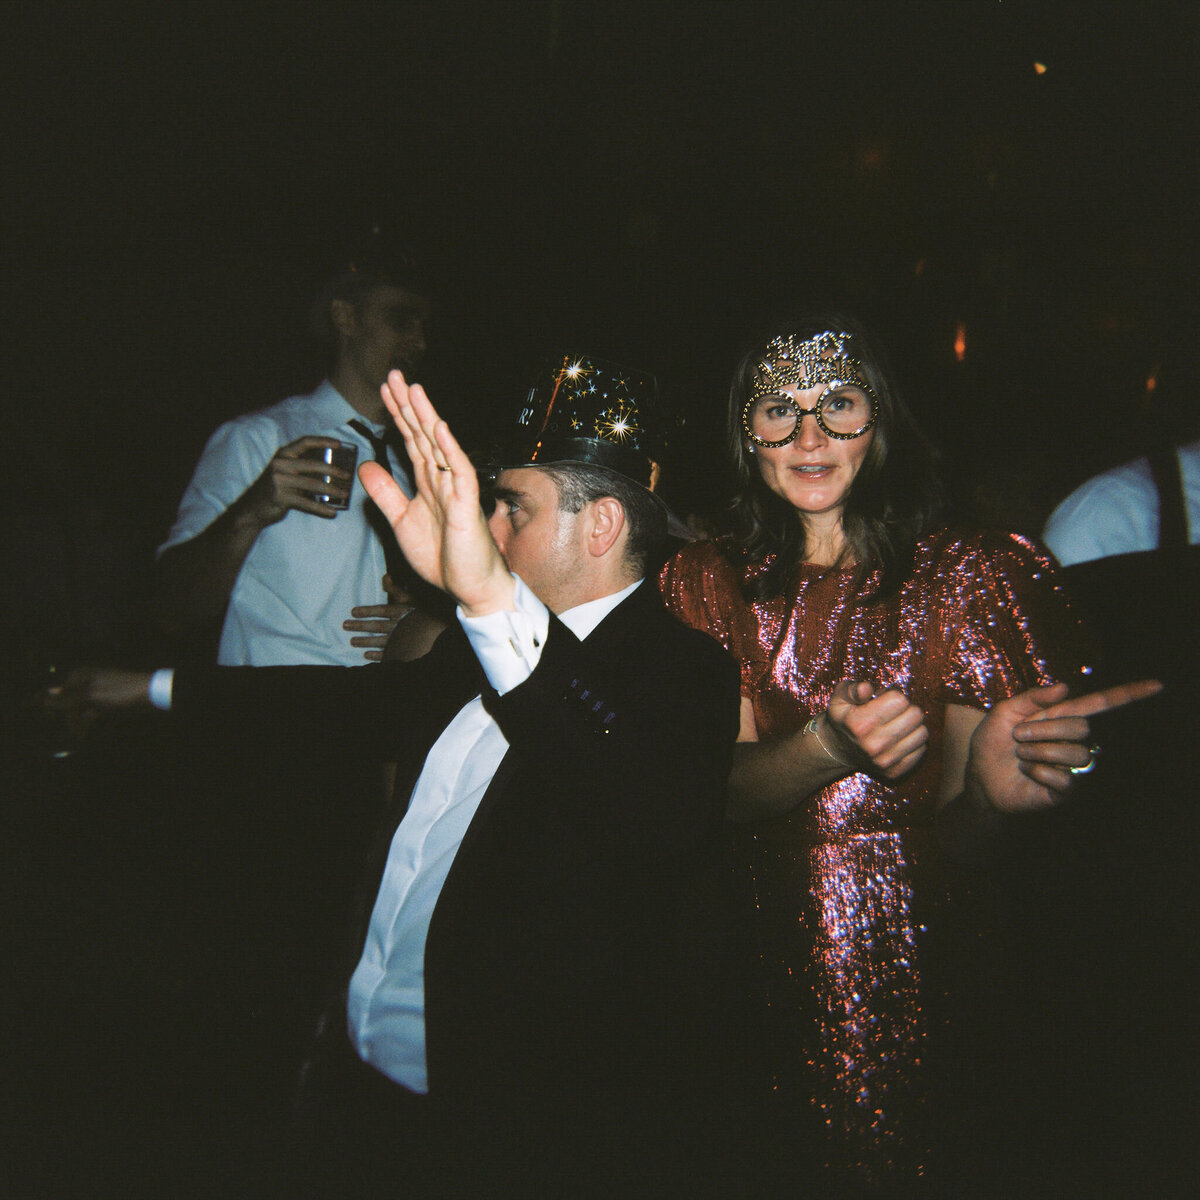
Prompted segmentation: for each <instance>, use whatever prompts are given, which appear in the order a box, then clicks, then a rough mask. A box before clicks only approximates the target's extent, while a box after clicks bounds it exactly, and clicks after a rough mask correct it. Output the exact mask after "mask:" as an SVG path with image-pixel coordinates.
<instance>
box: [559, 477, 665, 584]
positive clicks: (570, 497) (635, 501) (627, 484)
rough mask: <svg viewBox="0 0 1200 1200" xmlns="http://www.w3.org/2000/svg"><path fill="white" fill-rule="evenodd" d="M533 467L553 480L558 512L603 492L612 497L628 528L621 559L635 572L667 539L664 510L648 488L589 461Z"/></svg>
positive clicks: (579, 506)
mask: <svg viewBox="0 0 1200 1200" xmlns="http://www.w3.org/2000/svg"><path fill="white" fill-rule="evenodd" d="M537 469H538V470H539V471H544V472H545V473H546V474H547V475H549V476H550V478H551V479H552V480H553V481H554V486H555V488H556V489H557V491H558V507H559V511H560V512H570V513H577V512H582V510H583V507H584V505H586V504H590V503H591V502H592V501H593V500H602V499H603V498H604V497H605V496H611V497H612V498H613V499H614V500H616V501H617V502H618V503H619V504H620V505H621V507H622V508H623V509H624V510H625V524H626V526H627V527H628V529H629V538H628V540H627V541H626V543H625V561H626V563H627V564H628V565H629V567H630V568H631V569H633V570H636V572H637V574H638V575H639V576H640V575H644V574H646V571H647V569H648V568H649V567H650V565H651V564H652V563H653V561H654V560H655V559H656V557H658V556H660V555H661V554H662V551H663V548H664V547H665V545H666V541H667V510H666V508H665V507H664V506H663V505H662V503H661V502H660V501H659V500H658V499H656V498H655V496H654V495H653V494H652V493H651V492H649V491H647V490H646V489H645V488H644V487H642V486H641V484H638V483H634V482H633V480H632V479H627V478H626V477H625V476H624V475H619V474H618V473H617V472H616V471H609V470H608V469H606V468H605V467H596V466H592V465H591V464H590V463H574V462H563V463H547V464H542V463H538V464H537Z"/></svg>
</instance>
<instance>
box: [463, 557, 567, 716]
mask: <svg viewBox="0 0 1200 1200" xmlns="http://www.w3.org/2000/svg"><path fill="white" fill-rule="evenodd" d="M513 580H514V581H515V583H516V590H515V591H514V593H513V604H514V605H515V610H506V611H504V612H494V613H489V614H488V615H487V616H486V617H465V616H463V612H462V609H461V608H460V609H458V610H457V615H458V622H459V624H460V625H461V626H462V627H463V632H464V633H466V635H467V640H468V641H469V642H470V643H471V649H472V650H474V651H475V657H476V658H478V659H479V664H480V666H482V667H483V673H484V674H485V675H486V676H487V677H488V682H489V683H490V684H491V685H492V687H494V688H495V689H496V691H497V692H498V693H499V694H500V695H501V696H503V695H504V693H505V692H510V691H512V689H513V688H515V687H516V686H517V685H518V684H521V683H524V682H525V680H526V679H528V678H529V676H530V675H532V674H533V669H534V667H536V666H537V665H538V663H539V662H540V661H541V657H542V647H543V646H544V645H545V644H546V634H547V633H548V631H549V629H550V610H549V609H548V608H547V607H546V606H545V605H544V604H543V603H542V602H541V601H540V600H539V599H538V598H537V597H536V596H535V595H534V594H533V593H532V592H531V591H530V590H529V589H528V588H527V587H526V586H525V584H524V583H522V582H521V580H520V578H519V577H518V576H516V575H514V576H513Z"/></svg>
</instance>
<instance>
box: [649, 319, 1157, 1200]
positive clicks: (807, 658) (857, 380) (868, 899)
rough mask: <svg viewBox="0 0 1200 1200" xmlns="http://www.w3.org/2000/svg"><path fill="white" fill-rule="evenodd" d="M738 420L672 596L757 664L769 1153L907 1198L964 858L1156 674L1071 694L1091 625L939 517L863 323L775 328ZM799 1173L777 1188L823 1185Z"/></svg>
mask: <svg viewBox="0 0 1200 1200" xmlns="http://www.w3.org/2000/svg"><path fill="white" fill-rule="evenodd" d="M729 426H730V440H729V448H730V452H731V454H732V457H733V463H734V467H735V470H736V474H737V479H738V484H739V490H738V493H737V497H736V501H735V505H734V510H733V513H734V521H735V532H734V534H733V536H732V537H729V538H723V539H718V540H717V541H715V542H702V543H694V544H692V545H690V546H687V547H686V548H685V549H684V550H683V551H681V552H680V553H679V555H678V556H677V557H676V558H674V559H673V560H672V561H671V562H670V563H668V564H667V566H666V567H665V568H664V570H663V574H662V580H661V584H662V590H663V594H664V596H665V598H666V601H667V604H668V606H669V607H671V608H672V609H673V610H674V611H675V612H676V614H677V615H678V616H679V617H680V618H681V619H683V620H684V621H685V622H687V623H688V624H691V625H694V626H696V627H698V628H701V629H704V630H706V631H708V632H709V633H711V634H712V635H713V636H714V637H716V638H717V639H718V640H720V641H721V642H722V643H723V644H724V645H725V646H726V647H727V648H728V649H729V650H730V651H731V652H732V653H733V654H734V656H735V657H736V658H737V659H738V660H739V661H740V663H741V668H742V723H741V732H740V735H739V746H738V754H737V757H736V759H735V768H734V773H733V776H732V778H731V783H730V796H731V799H730V816H731V818H733V820H734V821H736V822H740V823H741V824H739V825H738V826H736V827H735V828H736V833H737V841H736V853H737V858H738V861H739V865H740V867H741V868H742V869H743V870H744V871H745V872H746V875H747V877H748V880H749V882H750V884H751V885H752V887H753V897H754V907H755V910H756V918H755V919H756V939H757V951H758V955H759V958H760V960H761V967H762V981H761V982H762V991H763V994H764V997H765V999H766V1001H767V1008H766V1013H767V1015H768V1029H769V1050H768V1054H769V1058H770V1066H769V1071H770V1082H769V1088H770V1092H771V1098H772V1105H771V1108H772V1111H773V1113H774V1117H775V1119H776V1120H780V1121H781V1124H782V1126H783V1130H782V1133H781V1135H780V1137H779V1139H778V1140H777V1141H776V1142H775V1143H774V1144H773V1146H772V1153H773V1154H775V1155H776V1156H778V1157H780V1161H781V1163H787V1162H788V1161H789V1160H788V1155H789V1153H794V1154H795V1155H796V1160H795V1161H796V1163H799V1162H800V1161H803V1160H804V1155H805V1154H811V1155H812V1156H813V1157H814V1159H815V1165H816V1166H817V1167H818V1168H820V1170H821V1177H823V1178H824V1181H825V1184H826V1186H827V1187H829V1189H830V1190H831V1191H834V1192H837V1193H838V1194H844V1195H848V1196H864V1195H874V1194H884V1195H892V1194H904V1193H906V1191H907V1189H908V1187H909V1186H910V1185H911V1186H914V1187H915V1186H916V1184H917V1181H918V1180H920V1179H921V1177H922V1176H924V1175H925V1174H926V1172H927V1170H928V1167H929V1150H930V1146H931V1144H932V1141H933V1140H934V1139H933V1138H932V1137H931V1134H930V1126H931V1125H932V1124H934V1123H935V1122H933V1121H931V1120H930V1117H931V1115H932V1113H933V1112H934V1111H936V1108H935V1106H934V1105H933V1104H932V1102H931V1076H932V1075H934V1074H936V1071H934V1070H933V1064H932V1063H931V1058H933V1057H935V1056H936V1055H935V1052H936V1050H937V1048H938V1046H939V1044H940V1043H939V1041H938V1038H937V1036H936V1035H937V1034H938V1032H939V1031H940V1030H941V1029H942V1025H943V1023H944V1009H943V1006H942V1004H941V1000H942V999H943V998H944V993H945V990H946V988H947V984H948V980H947V978H946V976H947V975H948V974H950V975H952V974H953V973H954V963H955V955H954V953H953V952H951V953H950V954H949V955H947V954H946V952H945V946H944V944H943V940H942V939H941V936H940V933H939V925H940V924H944V923H945V922H944V920H943V918H944V917H945V915H946V911H945V910H946V905H945V904H944V899H945V896H946V879H945V872H944V869H943V868H944V864H945V863H946V861H947V850H950V851H953V852H955V853H956V854H957V855H958V857H963V856H966V857H970V856H971V855H973V854H975V853H977V852H979V851H981V850H986V848H987V846H988V845H989V843H990V842H991V841H992V840H993V839H994V837H995V835H996V833H997V830H998V828H999V826H1000V825H1001V824H1002V822H1003V820H1004V817H1003V814H1004V813H1008V812H1016V811H1023V810H1031V809H1036V808H1040V807H1045V806H1048V805H1051V804H1053V803H1054V802H1055V801H1056V800H1057V798H1058V797H1060V796H1061V795H1062V794H1063V793H1064V792H1065V790H1066V789H1067V788H1068V786H1069V785H1070V783H1071V782H1072V769H1075V770H1076V771H1077V770H1078V769H1079V768H1081V767H1083V768H1085V769H1086V768H1087V766H1088V764H1089V761H1090V759H1089V750H1088V747H1087V723H1086V717H1087V716H1088V715H1091V714H1093V713H1097V712H1100V711H1103V710H1105V709H1106V708H1108V707H1112V706H1115V705H1116V704H1118V703H1124V702H1126V701H1127V700H1129V699H1133V698H1136V697H1137V696H1139V695H1141V694H1149V692H1150V690H1152V686H1153V685H1144V686H1142V685H1129V686H1128V687H1127V688H1124V689H1112V690H1110V691H1109V692H1105V693H1095V694H1093V695H1091V696H1084V697H1079V698H1077V699H1072V700H1067V699H1066V697H1067V694H1068V687H1067V684H1068V683H1075V682H1077V681H1078V678H1079V671H1080V663H1079V661H1078V658H1077V657H1074V651H1073V649H1072V647H1074V646H1075V645H1076V644H1077V641H1078V639H1077V630H1076V626H1075V621H1074V618H1073V616H1072V614H1071V612H1070V610H1069V607H1068V605H1067V604H1066V602H1065V599H1064V597H1063V595H1062V593H1061V591H1060V589H1059V586H1058V584H1057V583H1056V581H1055V577H1054V573H1053V567H1052V562H1051V560H1050V559H1049V558H1048V556H1047V555H1046V554H1045V552H1044V551H1043V550H1042V549H1041V548H1040V547H1039V546H1037V545H1036V544H1034V543H1032V542H1030V541H1029V540H1027V539H1025V538H1022V537H1017V536H1006V535H1000V534H964V533H961V532H956V531H953V530H949V529H944V528H939V527H938V526H937V525H936V523H935V512H936V487H935V484H934V473H933V469H932V463H931V457H930V453H929V450H928V448H927V444H926V442H925V440H924V438H923V437H922V436H921V434H920V432H919V431H918V430H917V428H916V427H915V425H914V423H913V421H912V418H911V417H910V415H909V414H908V411H907V409H906V408H905V407H904V405H903V403H902V401H901V400H900V398H899V396H898V395H897V392H896V389H895V387H894V386H893V385H892V383H891V381H890V380H889V378H888V376H887V374H886V373H885V370H884V368H883V367H882V365H881V362H880V359H879V357H878V356H877V354H876V353H875V352H874V350H873V349H872V347H871V346H870V343H869V341H868V339H867V336H866V334H865V333H864V331H863V330H862V329H861V327H860V326H859V325H858V324H857V323H855V322H853V321H851V320H849V319H847V318H845V317H842V316H838V315H834V314H823V315H817V316H816V317H814V318H813V319H810V320H807V321H803V322H799V323H796V324H792V325H790V326H788V327H786V328H785V329H783V330H782V331H781V332H780V333H779V334H778V335H777V336H774V337H771V338H769V339H764V341H763V342H762V343H761V344H760V345H759V346H758V348H757V349H756V351H755V352H754V353H752V354H750V355H747V356H746V358H745V359H744V360H743V361H742V363H741V365H740V367H739V369H738V371H737V373H736V375H735V378H734V382H733V387H732V392H731V401H730V419H729ZM1056 681H1057V682H1056ZM957 903H958V901H957V899H956V904H957ZM963 912H964V910H963V909H961V908H959V909H955V910H954V912H953V913H952V914H951V916H952V917H953V918H954V919H956V920H959V921H960V922H961V920H962V917H963ZM950 940H951V941H953V938H951V939H950ZM931 1034H933V1035H935V1036H933V1037H931ZM814 1146H815V1147H816V1149H815V1150H814V1149H813V1147H814ZM788 1170H790V1166H789V1167H787V1168H786V1169H784V1170H782V1171H781V1172H780V1174H781V1175H782V1176H783V1178H784V1180H785V1181H786V1182H785V1187H784V1188H781V1189H780V1190H781V1194H782V1193H783V1192H784V1191H786V1192H787V1194H805V1193H804V1189H805V1187H806V1186H807V1187H810V1188H811V1186H812V1184H813V1180H812V1179H807V1180H804V1179H798V1178H794V1177H793V1178H790V1179H789V1178H788V1175H787V1171H788ZM768 1174H769V1172H768ZM790 1185H794V1186H790ZM760 1186H762V1187H764V1188H765V1185H760ZM759 1194H765V1193H764V1192H762V1191H760V1192H759ZM807 1194H809V1195H812V1194H814V1192H812V1191H811V1190H810V1191H808V1192H807Z"/></svg>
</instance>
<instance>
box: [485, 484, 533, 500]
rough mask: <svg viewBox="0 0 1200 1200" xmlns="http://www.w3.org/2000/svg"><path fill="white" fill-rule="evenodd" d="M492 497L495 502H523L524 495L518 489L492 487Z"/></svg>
mask: <svg viewBox="0 0 1200 1200" xmlns="http://www.w3.org/2000/svg"><path fill="white" fill-rule="evenodd" d="M492 495H493V496H495V497H496V499H497V500H523V499H524V498H525V493H524V492H523V491H521V489H520V488H514V487H500V486H497V487H494V488H492Z"/></svg>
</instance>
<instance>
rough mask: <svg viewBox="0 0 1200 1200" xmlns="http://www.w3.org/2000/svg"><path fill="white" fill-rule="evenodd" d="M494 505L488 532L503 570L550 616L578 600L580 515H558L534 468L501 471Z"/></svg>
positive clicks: (550, 487)
mask: <svg viewBox="0 0 1200 1200" xmlns="http://www.w3.org/2000/svg"><path fill="white" fill-rule="evenodd" d="M495 494H496V507H495V510H494V511H493V512H492V515H491V517H490V518H489V519H488V528H489V529H490V530H491V531H492V537H493V538H494V539H495V541H496V545H497V546H499V547H500V553H501V554H502V555H503V556H504V561H505V562H506V563H507V564H508V569H509V570H510V571H512V572H513V574H515V575H519V576H520V577H521V579H522V580H523V581H524V583H525V585H526V586H527V587H528V588H529V589H530V590H531V591H532V592H533V594H534V595H535V596H537V598H538V599H539V600H541V602H542V603H543V604H545V606H546V607H547V608H548V609H550V610H551V612H555V613H560V612H565V611H566V610H567V609H568V608H572V607H573V606H574V605H575V604H576V603H578V601H577V600H576V599H575V596H576V595H577V594H578V587H577V584H578V580H579V573H580V568H581V567H582V566H583V565H584V563H585V561H586V555H587V549H586V545H585V540H584V534H583V526H584V515H585V513H586V512H587V509H586V507H585V508H584V510H583V512H578V513H571V512H562V511H561V510H560V509H559V507H558V488H557V487H556V486H555V484H554V480H553V479H551V478H550V476H549V475H547V474H545V472H543V471H541V470H539V469H538V468H537V467H517V468H514V469H510V470H507V471H501V472H500V475H499V478H498V479H497V480H496V487H495Z"/></svg>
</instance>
